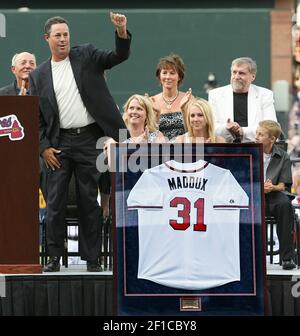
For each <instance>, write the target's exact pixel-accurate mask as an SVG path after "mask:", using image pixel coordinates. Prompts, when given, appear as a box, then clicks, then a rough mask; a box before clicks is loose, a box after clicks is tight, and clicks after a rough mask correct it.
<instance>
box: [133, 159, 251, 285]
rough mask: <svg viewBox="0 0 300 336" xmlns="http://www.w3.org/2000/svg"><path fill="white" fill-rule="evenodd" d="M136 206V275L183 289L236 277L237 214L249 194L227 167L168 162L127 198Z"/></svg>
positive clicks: (145, 175) (146, 174)
mask: <svg viewBox="0 0 300 336" xmlns="http://www.w3.org/2000/svg"><path fill="white" fill-rule="evenodd" d="M127 206H128V210H132V209H137V210H138V242H139V256H138V275H137V276H138V278H139V279H146V280H150V281H153V282H155V283H158V284H161V285H164V286H168V287H173V288H179V289H187V290H203V289H209V288H214V287H217V286H221V285H224V284H227V283H230V282H233V281H239V280H240V245H239V218H240V210H241V209H247V208H248V206H249V198H248V195H247V194H246V192H245V191H244V190H243V188H242V187H241V186H240V184H239V183H238V182H237V181H236V179H235V178H234V176H233V175H232V173H231V172H230V170H228V169H224V168H221V167H219V166H216V165H214V164H211V163H209V162H206V161H203V160H198V161H196V162H194V163H179V162H176V161H173V160H171V161H168V162H165V163H163V164H161V165H159V166H156V167H153V168H151V169H147V170H145V171H144V173H143V174H142V175H141V177H140V178H139V180H138V181H137V183H136V184H135V186H134V187H133V189H132V190H131V192H130V194H129V196H128V199H127Z"/></svg>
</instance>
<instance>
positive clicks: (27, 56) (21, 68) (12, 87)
mask: <svg viewBox="0 0 300 336" xmlns="http://www.w3.org/2000/svg"><path fill="white" fill-rule="evenodd" d="M35 68H36V60H35V56H34V55H33V54H31V53H29V52H27V51H23V52H20V53H17V54H15V55H14V56H13V58H12V61H11V71H12V73H13V74H14V75H15V77H16V79H15V81H14V82H13V83H11V84H9V85H7V86H5V87H3V88H1V89H0V96H16V95H20V96H25V95H29V80H28V79H29V74H30V72H32V71H33V70H34V69H35Z"/></svg>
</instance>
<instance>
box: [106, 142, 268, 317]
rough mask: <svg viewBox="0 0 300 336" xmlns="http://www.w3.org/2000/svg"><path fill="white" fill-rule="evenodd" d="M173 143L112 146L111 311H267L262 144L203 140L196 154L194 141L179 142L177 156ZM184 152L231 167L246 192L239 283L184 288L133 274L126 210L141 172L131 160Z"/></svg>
mask: <svg viewBox="0 0 300 336" xmlns="http://www.w3.org/2000/svg"><path fill="white" fill-rule="evenodd" d="M177 146H182V145H177V144H155V145H153V144H151V145H150V144H141V145H139V144H117V145H116V147H115V150H113V151H112V152H113V154H114V155H113V156H112V157H113V162H114V164H115V167H116V172H115V173H113V174H112V182H113V183H112V185H113V195H114V197H113V222H114V246H115V248H114V261H115V262H114V284H115V291H114V292H115V293H116V297H115V313H116V314H117V315H120V316H128V315H134V316H137V315H144V316H158V315H179V316H201V315H252V316H253V315H254V316H255V315H258V316H259V315H265V314H267V300H266V264H265V260H266V258H265V231H264V225H263V223H264V210H263V209H264V194H263V190H262V183H261V181H262V174H263V173H262V148H261V145H258V144H206V145H205V146H204V151H203V147H202V153H201V151H200V154H199V153H198V152H199V151H198V150H197V147H196V146H195V145H192V144H188V145H186V144H185V145H184V146H182V147H180V148H182V150H181V152H183V153H182V154H180V155H179V156H178V147H177ZM174 153H176V155H175V154H174ZM183 157H185V158H187V157H188V158H189V160H192V161H197V160H199V159H202V160H205V161H207V162H209V163H212V164H215V165H217V166H219V167H222V168H225V169H229V170H230V171H231V173H232V174H233V176H234V177H235V179H236V180H237V181H238V182H239V184H240V185H241V186H242V188H243V189H244V190H245V192H246V193H247V195H248V196H249V210H248V211H241V212H240V271H241V280H240V281H238V282H232V283H228V284H226V285H222V286H219V287H215V288H211V289H207V290H182V289H176V288H171V287H167V286H163V285H160V284H157V283H154V282H152V281H148V280H143V279H138V278H137V269H138V252H139V248H138V221H137V210H134V211H128V209H127V205H126V200H127V197H128V195H129V192H130V191H131V189H132V188H133V186H134V185H135V183H136V182H137V181H138V179H139V177H140V176H141V174H142V173H143V171H137V172H132V171H130V169H129V168H130V164H129V161H130V160H131V162H132V160H135V161H136V163H137V164H141V160H144V165H143V168H145V162H147V167H146V168H152V167H153V165H157V164H161V163H163V162H165V161H168V160H170V159H175V160H176V161H180V160H183ZM152 159H154V160H152ZM145 160H146V161H145ZM146 195H147V190H145V197H147V196H146ZM149 253H151V251H149ZM185 308H187V309H185Z"/></svg>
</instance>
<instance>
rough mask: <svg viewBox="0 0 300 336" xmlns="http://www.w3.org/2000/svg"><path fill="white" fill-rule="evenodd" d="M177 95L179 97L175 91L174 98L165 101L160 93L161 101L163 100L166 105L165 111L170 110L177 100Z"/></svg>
mask: <svg viewBox="0 0 300 336" xmlns="http://www.w3.org/2000/svg"><path fill="white" fill-rule="evenodd" d="M178 95H179V91H177V94H176V96H175V97H174V98H172V99H166V98H165V97H164V94H163V93H162V99H163V100H164V102H165V104H166V105H167V109H170V108H171V107H172V104H173V103H174V101H175V100H176V99H177V97H178Z"/></svg>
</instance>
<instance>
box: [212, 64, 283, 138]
mask: <svg viewBox="0 0 300 336" xmlns="http://www.w3.org/2000/svg"><path fill="white" fill-rule="evenodd" d="M256 72H257V65H256V62H255V61H254V60H253V59H251V58H250V57H240V58H236V59H234V60H233V61H232V64H231V79H230V84H229V85H226V86H222V87H219V88H216V89H213V90H210V91H209V93H208V100H209V103H210V104H211V106H212V109H213V112H214V118H215V124H216V134H217V135H221V136H223V137H224V138H225V140H226V142H252V141H254V140H255V131H256V128H257V126H258V123H259V122H260V121H262V120H266V119H268V120H274V121H277V118H276V112H275V107H274V97H273V92H272V91H271V90H268V89H266V88H263V87H260V86H257V85H254V84H252V82H253V81H254V80H255V78H256Z"/></svg>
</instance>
